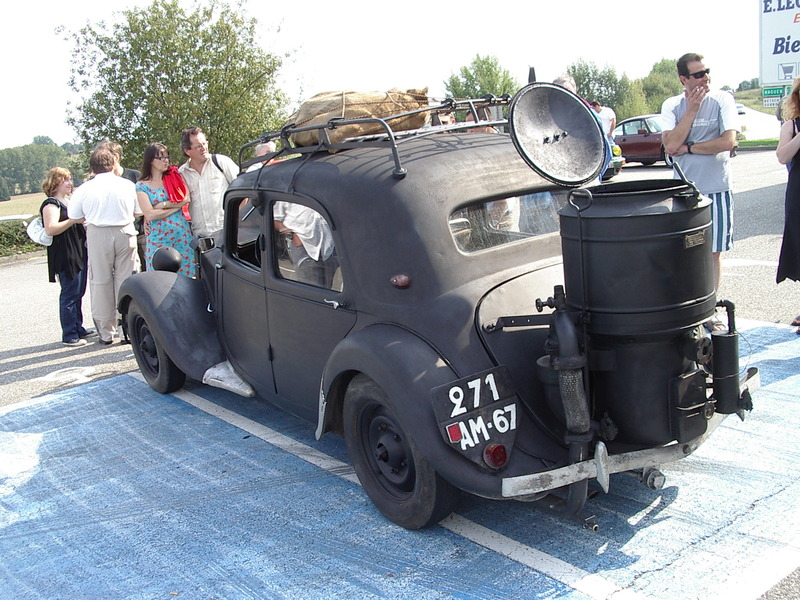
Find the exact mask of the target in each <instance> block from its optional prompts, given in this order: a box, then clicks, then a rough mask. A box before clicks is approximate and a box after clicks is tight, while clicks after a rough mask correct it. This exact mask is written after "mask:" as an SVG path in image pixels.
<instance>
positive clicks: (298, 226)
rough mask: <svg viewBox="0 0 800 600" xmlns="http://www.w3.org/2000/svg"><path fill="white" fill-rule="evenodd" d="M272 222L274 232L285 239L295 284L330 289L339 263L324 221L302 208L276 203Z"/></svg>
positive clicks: (309, 210)
mask: <svg viewBox="0 0 800 600" xmlns="http://www.w3.org/2000/svg"><path fill="white" fill-rule="evenodd" d="M273 218H274V221H273V224H274V227H275V230H276V231H277V232H278V233H279V234H281V235H282V236H286V237H285V239H286V242H287V248H288V251H289V258H291V260H292V264H294V268H295V275H294V278H295V280H296V281H302V282H303V283H309V284H311V285H315V286H318V287H324V288H328V289H332V286H333V277H334V275H335V274H336V269H337V268H338V267H339V259H338V258H337V256H336V252H335V248H334V244H333V234H332V233H331V228H330V226H329V225H328V222H327V221H326V220H325V219H324V217H323V216H322V215H320V214H319V213H318V212H317V211H315V210H313V209H311V208H308V207H307V206H303V205H302V204H295V203H294V202H283V201H281V202H276V203H275V206H274V208H273Z"/></svg>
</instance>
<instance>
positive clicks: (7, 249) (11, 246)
mask: <svg viewBox="0 0 800 600" xmlns="http://www.w3.org/2000/svg"><path fill="white" fill-rule="evenodd" d="M43 247H44V246H39V245H38V244H34V243H33V242H32V241H31V239H30V238H29V237H28V234H27V233H26V232H25V224H24V222H23V221H18V220H13V221H0V256H11V255H13V254H22V253H23V252H32V251H33V250H41V249H42V248H43Z"/></svg>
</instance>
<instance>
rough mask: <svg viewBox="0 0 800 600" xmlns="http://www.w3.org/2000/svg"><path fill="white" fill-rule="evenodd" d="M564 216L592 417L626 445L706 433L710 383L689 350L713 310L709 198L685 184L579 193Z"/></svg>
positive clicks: (570, 297) (570, 299)
mask: <svg viewBox="0 0 800 600" xmlns="http://www.w3.org/2000/svg"><path fill="white" fill-rule="evenodd" d="M560 215H561V237H562V248H563V254H564V276H565V284H566V293H567V306H568V308H569V310H571V311H576V312H582V313H583V314H584V318H583V319H582V322H583V323H584V324H585V327H586V333H587V340H588V342H587V344H588V347H587V349H586V351H587V353H588V354H589V369H590V388H591V389H590V398H591V403H592V413H593V414H592V416H593V418H594V419H596V420H600V419H603V418H607V417H610V418H611V420H612V421H613V422H614V424H615V425H616V427H617V428H618V430H619V432H618V434H617V437H616V438H615V440H614V442H615V443H618V444H623V445H629V446H630V445H633V446H640V445H641V446H646V445H653V444H663V443H668V442H670V441H672V440H675V439H677V440H679V441H686V440H688V439H691V438H693V437H695V436H697V435H700V434H702V433H703V432H705V429H706V419H705V418H704V417H703V415H702V411H701V410H698V409H697V407H698V406H702V405H703V404H704V403H705V383H704V377H703V375H702V374H701V373H700V372H699V371H698V370H697V366H698V365H697V364H696V362H695V361H694V360H692V357H691V352H687V351H686V350H685V346H686V344H687V342H688V343H691V338H692V333H693V332H695V331H696V328H697V327H698V325H700V324H701V323H702V322H703V321H705V320H707V319H709V318H710V317H711V316H712V315H713V314H714V310H715V304H716V296H715V289H714V288H715V280H714V270H713V265H712V261H711V207H710V201H709V200H708V199H706V198H703V197H702V196H700V195H699V194H698V193H697V191H696V189H695V188H694V187H693V186H691V185H689V184H686V183H684V182H682V181H679V180H672V179H670V180H650V181H635V182H623V183H613V184H606V185H601V186H596V187H593V188H589V189H587V190H575V191H573V192H572V194H571V196H570V202H569V204H568V205H567V206H566V207H565V208H564V209H562V211H561V213H560ZM687 407H693V408H691V409H689V408H687Z"/></svg>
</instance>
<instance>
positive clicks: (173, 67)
mask: <svg viewBox="0 0 800 600" xmlns="http://www.w3.org/2000/svg"><path fill="white" fill-rule="evenodd" d="M256 26H257V21H256V20H255V19H251V18H247V17H245V16H244V11H243V2H242V3H240V4H239V5H237V6H235V7H231V6H230V5H228V4H226V3H225V2H223V1H219V2H218V1H217V0H210V2H209V3H208V4H207V5H206V6H201V5H199V4H198V5H196V6H195V8H194V10H193V11H192V12H188V11H186V10H184V9H182V8H181V7H180V6H179V5H178V1H177V0H166V1H164V2H157V3H153V4H151V5H149V6H147V7H146V8H141V9H131V10H126V11H122V12H121V13H118V14H117V18H115V20H114V23H113V24H111V25H110V26H109V25H106V24H105V23H103V22H99V23H95V24H92V23H87V24H86V26H85V27H83V28H82V29H81V30H80V32H78V33H77V34H71V35H70V37H72V39H74V47H73V51H72V68H71V77H70V82H69V83H70V86H71V87H72V89H73V90H74V91H75V92H76V93H77V94H78V95H79V97H80V98H81V100H80V101H79V102H78V104H77V105H76V106H72V107H70V114H69V117H68V121H67V122H68V123H69V124H70V125H72V126H74V127H75V128H76V130H77V131H78V132H79V134H80V137H81V139H82V140H83V142H84V144H85V146H86V147H87V148H91V147H92V146H93V145H94V144H95V143H96V142H98V141H100V140H101V139H104V138H108V139H112V140H116V141H118V142H119V143H121V144H122V145H123V148H124V152H125V155H126V160H125V162H127V163H131V165H132V166H135V165H136V160H137V158H138V157H140V156H142V154H143V152H144V148H145V147H146V146H147V144H148V143H150V142H152V141H162V142H164V143H166V144H167V145H168V146H169V148H170V150H172V153H173V156H176V157H180V155H181V154H180V146H179V140H180V132H181V130H182V129H183V128H184V127H188V126H191V125H199V126H200V127H202V128H203V130H204V131H205V132H206V134H207V136H208V139H209V142H210V145H211V151H212V152H223V153H225V154H229V155H231V156H233V157H236V156H237V154H238V150H239V147H240V146H241V145H242V144H243V143H245V142H247V141H250V140H253V139H255V138H257V137H258V136H259V135H260V134H261V133H262V132H264V131H266V130H270V129H275V128H276V127H278V126H280V124H281V123H282V122H283V120H284V118H285V106H286V102H287V100H286V97H285V96H284V94H283V93H282V92H281V91H280V90H279V89H278V88H277V86H276V75H277V73H278V70H279V68H280V67H281V64H282V60H281V58H280V57H277V56H274V55H271V54H268V53H266V52H264V51H263V50H261V49H260V48H259V47H258V44H257V43H256V40H255V37H256V36H255V33H256Z"/></svg>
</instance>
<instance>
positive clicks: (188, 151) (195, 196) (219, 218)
mask: <svg viewBox="0 0 800 600" xmlns="http://www.w3.org/2000/svg"><path fill="white" fill-rule="evenodd" d="M181 150H183V153H184V154H185V155H186V156H187V157H188V158H189V160H187V161H186V162H185V163H184V164H182V165H181V166H180V167H179V168H178V171H179V172H180V174H181V175H182V176H183V179H184V181H185V182H186V187H188V188H189V196H190V197H191V199H192V202H191V204H190V205H189V213H190V214H191V216H192V234H193V235H194V236H195V237H201V236H207V235H211V234H212V233H214V232H215V231H219V230H220V229H222V224H223V210H222V199H223V197H224V195H225V190H227V189H228V185H229V184H230V182H231V181H233V180H234V178H235V177H236V176H237V175H238V174H239V167H238V166H237V165H236V163H235V162H233V161H232V160H231V159H230V158H228V157H227V156H225V155H223V154H210V153H209V152H208V141H207V140H206V134H205V133H203V130H202V129H200V128H199V127H188V128H186V129H184V130H183V131H182V132H181Z"/></svg>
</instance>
